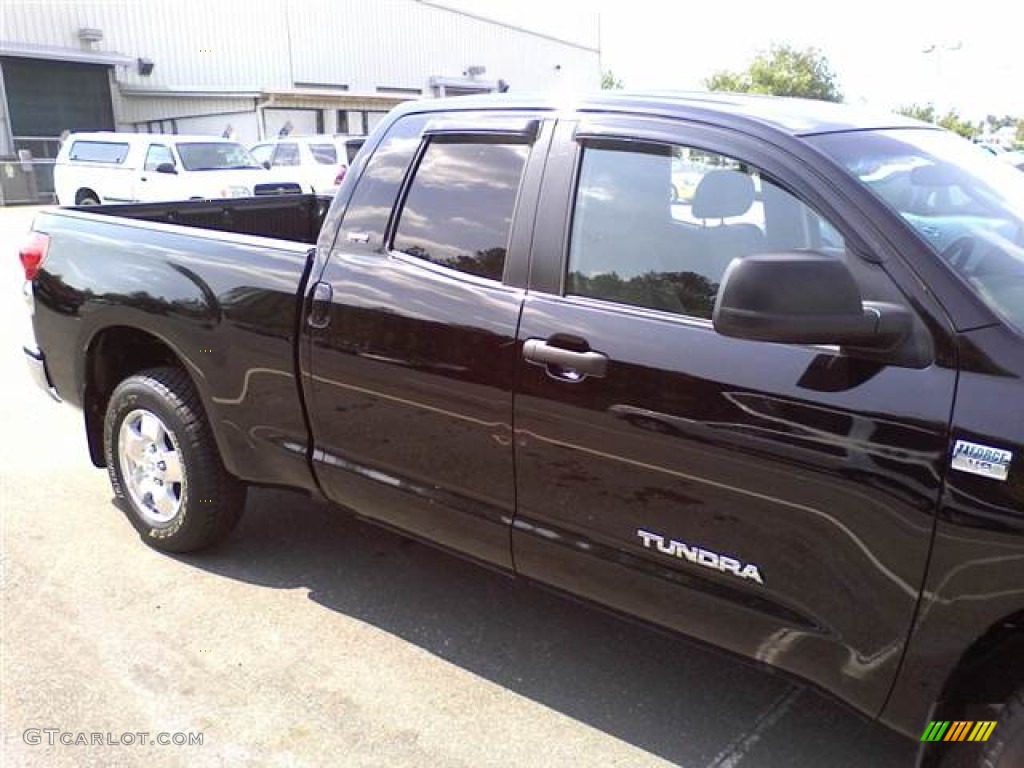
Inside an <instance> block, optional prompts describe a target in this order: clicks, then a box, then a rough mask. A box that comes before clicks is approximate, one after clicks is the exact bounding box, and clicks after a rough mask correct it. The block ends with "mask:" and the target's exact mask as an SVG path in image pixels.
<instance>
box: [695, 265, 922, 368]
mask: <svg viewBox="0 0 1024 768" xmlns="http://www.w3.org/2000/svg"><path fill="white" fill-rule="evenodd" d="M712 322H713V324H714V327H715V330H716V331H718V332H719V333H721V334H722V335H723V336H732V337H735V338H739V339H750V340H752V341H774V342H778V343H782V344H837V345H839V346H841V347H849V348H860V349H866V350H887V349H892V348H894V347H895V346H896V345H897V344H899V343H900V342H901V341H902V340H903V339H905V338H906V337H907V336H908V335H909V333H910V330H911V326H912V317H911V315H910V312H909V311H907V310H906V309H905V308H903V307H901V306H898V305H895V304H885V303H882V302H864V301H862V299H861V295H860V290H859V288H858V287H857V282H856V281H855V280H854V278H853V275H852V274H851V273H850V270H849V269H848V268H847V266H846V264H844V263H843V262H842V260H840V259H837V258H835V257H833V256H826V255H824V254H821V253H815V252H794V253H766V254H757V255H754V256H746V257H742V258H737V259H733V260H732V263H730V264H729V267H728V268H727V269H726V271H725V275H724V276H723V277H722V284H721V286H720V287H719V290H718V296H717V297H716V299H715V308H714V312H713V314H712Z"/></svg>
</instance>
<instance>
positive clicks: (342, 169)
mask: <svg viewBox="0 0 1024 768" xmlns="http://www.w3.org/2000/svg"><path fill="white" fill-rule="evenodd" d="M347 170H348V168H346V167H345V166H344V165H343V166H341V167H340V168H338V175H337V176H335V177H334V185H335V186H337V185H339V184H341V182H343V181H344V180H345V171H347Z"/></svg>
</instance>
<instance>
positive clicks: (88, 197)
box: [75, 192, 100, 205]
mask: <svg viewBox="0 0 1024 768" xmlns="http://www.w3.org/2000/svg"><path fill="white" fill-rule="evenodd" d="M99 204H100V201H99V200H97V199H96V197H95V196H94V195H92V194H90V193H88V192H87V193H85V194H84V195H79V196H78V200H77V201H75V205H99Z"/></svg>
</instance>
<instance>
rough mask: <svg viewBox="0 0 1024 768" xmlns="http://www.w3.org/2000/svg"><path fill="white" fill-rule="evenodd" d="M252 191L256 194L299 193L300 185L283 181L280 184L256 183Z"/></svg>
mask: <svg viewBox="0 0 1024 768" xmlns="http://www.w3.org/2000/svg"><path fill="white" fill-rule="evenodd" d="M253 192H254V194H257V195H299V194H302V187H300V186H299V185H298V184H292V183H285V182H282V183H280V184H257V185H256V187H255V188H254V189H253Z"/></svg>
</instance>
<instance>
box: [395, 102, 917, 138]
mask: <svg viewBox="0 0 1024 768" xmlns="http://www.w3.org/2000/svg"><path fill="white" fill-rule="evenodd" d="M411 104H416V105H419V108H411V107H409V106H407V105H403V106H402V107H400V108H399V109H403V111H411V112H412V111H416V112H424V111H430V112H433V111H446V110H464V109H477V108H479V109H488V108H489V109H494V108H498V107H500V108H505V109H550V110H567V109H572V110H575V111H580V112H630V113H634V114H649V115H652V116H665V117H679V118H685V119H691V120H696V121H707V120H712V121H713V122H716V123H720V124H735V125H737V127H739V125H741V124H748V125H751V124H757V125H760V126H765V127H769V128H772V129H774V130H776V131H780V132H782V133H786V134H789V135H791V136H811V135H814V134H821V133H836V132H844V131H856V130H869V129H880V128H934V126H932V125H929V124H928V123H923V122H921V121H919V120H914V119H912V118H909V117H904V116H903V115H897V114H893V113H890V112H885V111H880V110H872V109H869V108H866V107H859V106H852V105H849V104H836V103H834V102H827V101H815V100H812V99H793V98H784V97H780V96H766V95H761V94H749V93H724V92H717V91H716V92H681V91H601V92H598V93H594V94H587V95H581V96H578V97H574V96H561V95H553V94H546V95H537V96H532V97H531V96H529V95H523V96H520V95H518V94H517V95H514V96H513V95H510V94H500V95H486V96H456V97H453V98H447V99H432V100H429V101H419V102H412V103H411Z"/></svg>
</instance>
